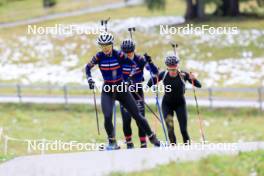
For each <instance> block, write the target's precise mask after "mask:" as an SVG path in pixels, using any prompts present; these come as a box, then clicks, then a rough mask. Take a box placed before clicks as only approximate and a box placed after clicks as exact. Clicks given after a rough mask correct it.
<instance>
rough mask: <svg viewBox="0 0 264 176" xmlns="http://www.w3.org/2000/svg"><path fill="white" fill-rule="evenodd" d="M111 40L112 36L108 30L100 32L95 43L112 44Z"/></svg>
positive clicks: (112, 39) (112, 40)
mask: <svg viewBox="0 0 264 176" xmlns="http://www.w3.org/2000/svg"><path fill="white" fill-rule="evenodd" d="M113 42H114V36H113V35H112V34H111V33H109V32H102V33H101V34H100V35H99V36H98V38H97V43H98V44H99V45H109V44H113Z"/></svg>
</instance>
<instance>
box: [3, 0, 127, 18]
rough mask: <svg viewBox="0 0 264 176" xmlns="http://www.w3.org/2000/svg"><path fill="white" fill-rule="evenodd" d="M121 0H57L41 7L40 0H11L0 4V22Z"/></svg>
mask: <svg viewBox="0 0 264 176" xmlns="http://www.w3.org/2000/svg"><path fill="white" fill-rule="evenodd" d="M115 2H122V1H121V0H108V1H107V3H106V2H105V1H103V0H96V1H94V0H92V1H85V0H78V1H75V0H57V4H56V6H54V7H52V8H47V9H45V8H43V4H42V0H18V1H11V2H8V3H5V4H3V5H2V6H0V22H11V21H17V20H23V19H30V18H33V17H38V16H44V15H49V14H54V13H60V12H69V11H74V10H78V9H82V8H88V7H89V8H90V7H97V6H101V5H104V4H111V3H115Z"/></svg>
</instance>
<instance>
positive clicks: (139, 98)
mask: <svg viewBox="0 0 264 176" xmlns="http://www.w3.org/2000/svg"><path fill="white" fill-rule="evenodd" d="M132 95H133V97H134V99H135V100H136V103H137V107H138V109H139V112H140V114H141V115H142V116H143V117H145V105H144V93H143V90H142V89H140V91H138V92H137V93H132ZM120 109H121V114H122V119H123V132H124V135H125V137H126V139H128V140H129V139H130V138H131V136H132V129H131V119H132V118H131V115H130V114H129V112H128V111H127V110H126V109H125V108H124V107H123V106H122V105H120ZM137 126H138V136H139V138H140V141H142V142H145V140H146V139H145V138H146V133H145V132H144V130H143V129H141V128H140V126H139V124H138V123H137Z"/></svg>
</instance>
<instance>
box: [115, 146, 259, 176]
mask: <svg viewBox="0 0 264 176" xmlns="http://www.w3.org/2000/svg"><path fill="white" fill-rule="evenodd" d="M190 174H191V175H193V176H204V175H207V176H214V175H229V176H237V175H239V176H248V175H264V151H263V150H260V151H255V152H243V153H240V154H239V155H236V156H218V155H215V156H209V157H207V158H205V159H202V160H200V161H196V162H186V163H170V164H167V165H162V166H158V167H156V168H154V169H151V170H148V171H142V172H136V173H130V174H124V173H113V174H111V175H112V176H119V175H120V176H121V175H127V176H130V175H131V176H132V175H133V176H160V175H162V176H169V175H177V176H186V175H190Z"/></svg>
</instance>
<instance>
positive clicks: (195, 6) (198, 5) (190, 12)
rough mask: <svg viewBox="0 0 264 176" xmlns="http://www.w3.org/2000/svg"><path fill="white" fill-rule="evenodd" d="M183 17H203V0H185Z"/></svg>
mask: <svg viewBox="0 0 264 176" xmlns="http://www.w3.org/2000/svg"><path fill="white" fill-rule="evenodd" d="M186 3H187V4H186V6H187V7H186V13H185V18H186V19H187V20H188V19H194V18H203V17H204V0H195V1H193V0H186Z"/></svg>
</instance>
